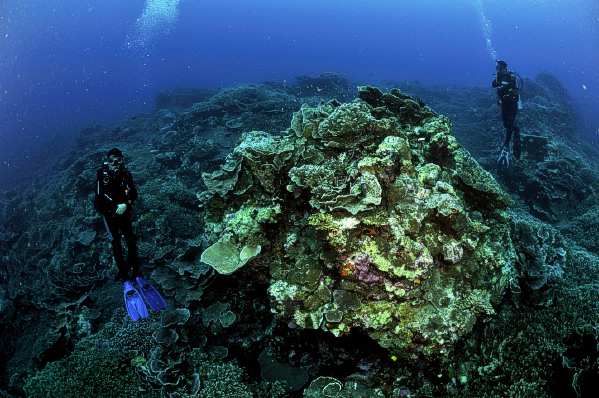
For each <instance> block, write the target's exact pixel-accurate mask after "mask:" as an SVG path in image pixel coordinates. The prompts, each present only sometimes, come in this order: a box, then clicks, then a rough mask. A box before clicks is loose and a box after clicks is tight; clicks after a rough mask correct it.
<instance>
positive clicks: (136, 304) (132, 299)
mask: <svg viewBox="0 0 599 398" xmlns="http://www.w3.org/2000/svg"><path fill="white" fill-rule="evenodd" d="M123 296H124V299H125V308H126V309H127V313H128V314H129V317H130V318H131V319H132V320H133V321H138V320H140V319H141V318H147V317H148V316H149V315H150V314H149V313H148V309H147V308H146V304H145V303H144V300H143V297H142V296H141V294H140V292H139V291H138V290H137V289H136V288H135V286H133V283H131V282H130V281H126V282H125V283H124V284H123Z"/></svg>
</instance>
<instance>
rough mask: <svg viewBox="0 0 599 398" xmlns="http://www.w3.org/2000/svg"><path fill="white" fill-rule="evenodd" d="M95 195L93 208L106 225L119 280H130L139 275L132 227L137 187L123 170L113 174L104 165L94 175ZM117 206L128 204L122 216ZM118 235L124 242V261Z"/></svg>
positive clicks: (135, 240)
mask: <svg viewBox="0 0 599 398" xmlns="http://www.w3.org/2000/svg"><path fill="white" fill-rule="evenodd" d="M96 177H97V179H96V195H95V199H94V207H95V208H96V210H98V211H99V212H100V213H101V214H102V215H103V216H104V220H105V222H106V226H107V228H108V230H109V232H110V235H111V236H112V251H113V253H114V259H115V260H116V264H117V266H118V268H119V278H121V279H123V280H132V279H134V278H135V277H136V276H139V275H140V269H139V258H138V255H137V238H136V237H135V234H134V232H133V226H132V225H131V220H132V215H133V213H132V210H131V205H132V204H133V202H134V201H135V200H136V199H137V188H136V187H135V184H134V183H133V177H131V173H130V172H129V171H127V170H126V169H124V168H122V169H121V170H119V171H118V172H116V173H112V172H111V171H110V170H109V169H108V166H107V165H104V166H102V167H101V168H100V169H99V170H98V172H97V176H96ZM120 203H125V204H126V205H127V210H125V212H124V213H123V214H121V215H118V214H116V208H117V206H118V205H119V204H120ZM121 234H122V235H123V236H124V237H125V241H126V242H127V261H126V262H125V259H124V258H123V246H122V242H121Z"/></svg>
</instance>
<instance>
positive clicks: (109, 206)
mask: <svg viewBox="0 0 599 398" xmlns="http://www.w3.org/2000/svg"><path fill="white" fill-rule="evenodd" d="M95 191H96V192H95V198H94V207H95V208H96V210H97V211H98V212H100V214H102V216H103V219H104V226H105V227H106V229H107V231H108V233H109V236H110V237H111V241H112V251H113V254H114V259H115V261H116V264H117V267H118V269H119V273H118V277H117V279H118V280H122V281H123V289H124V299H125V308H126V309H127V313H128V314H129V316H130V317H131V319H132V320H134V321H137V320H139V319H140V318H147V317H148V316H149V314H148V309H147V307H146V304H145V302H147V303H148V305H149V306H150V308H151V309H152V310H153V311H156V312H158V311H161V310H164V309H166V307H167V304H166V301H165V300H164V298H162V296H161V295H160V293H158V291H157V290H156V288H154V287H153V286H152V285H151V284H149V283H148V282H147V281H146V280H145V279H144V277H143V276H142V274H141V272H140V267H139V258H138V256H137V238H136V237H135V233H134V232H133V225H132V223H131V221H132V218H133V208H132V206H133V202H135V200H136V199H137V188H136V187H135V184H134V183H133V177H132V176H131V173H130V172H129V171H128V170H127V169H126V168H125V165H124V162H123V153H122V152H121V151H120V150H119V149H118V148H112V149H111V150H110V151H108V153H107V154H106V160H105V161H104V164H103V165H102V167H100V169H98V171H97V173H96V189H95ZM121 235H122V236H123V237H124V238H125V241H126V242H127V261H125V259H124V257H123V246H122V243H121V241H122V239H121ZM144 301H145V302H144Z"/></svg>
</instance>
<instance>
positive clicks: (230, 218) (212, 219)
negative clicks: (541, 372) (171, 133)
mask: <svg viewBox="0 0 599 398" xmlns="http://www.w3.org/2000/svg"><path fill="white" fill-rule="evenodd" d="M203 179H204V183H205V185H206V187H207V188H208V189H207V191H206V192H205V193H204V195H203V197H202V200H203V205H204V212H205V214H204V218H205V220H204V221H205V227H206V231H207V233H208V237H209V239H210V241H211V242H212V245H211V246H210V247H208V248H207V249H206V250H205V251H204V253H203V254H202V261H204V262H206V263H208V264H210V265H211V266H212V267H213V268H215V269H216V270H217V271H218V272H220V273H222V274H230V273H233V272H235V271H236V270H238V269H239V268H241V267H243V266H252V267H254V268H255V271H256V273H258V274H265V273H266V272H268V275H269V276H270V288H269V294H270V297H271V305H272V311H273V312H275V314H276V315H277V316H278V318H279V319H281V320H284V321H286V322H288V323H289V325H290V326H292V327H301V328H310V329H322V330H328V331H330V332H332V333H334V334H335V335H341V334H344V333H348V332H350V331H351V330H352V329H354V328H360V329H363V330H365V331H367V332H368V333H369V335H370V336H372V338H374V339H375V340H376V341H378V342H379V344H380V345H381V346H383V347H385V348H388V349H390V350H391V351H392V352H393V353H395V354H398V355H407V356H409V355H414V354H417V353H423V354H425V355H431V356H437V355H438V356H441V357H443V356H444V354H445V353H448V351H449V348H451V346H452V345H453V343H455V342H456V341H457V340H458V339H459V338H460V337H461V336H463V335H464V334H466V333H468V332H469V331H471V330H472V327H473V325H474V323H475V321H476V320H477V319H478V318H479V317H480V316H484V315H487V314H491V313H493V312H494V310H493V304H494V303H496V302H497V301H498V299H499V297H500V295H501V292H502V290H503V288H504V286H505V284H506V283H507V278H506V277H504V273H502V270H503V269H508V268H509V266H510V265H511V264H513V262H514V249H513V246H512V243H511V240H510V238H509V225H508V223H507V217H506V215H505V213H504V209H505V208H506V207H507V199H506V197H505V195H504V194H503V192H502V191H501V189H500V188H499V186H498V185H497V183H496V182H495V180H494V179H493V178H492V177H491V175H490V174H488V173H487V172H486V171H484V170H483V169H482V168H481V167H480V166H479V165H478V163H477V162H476V161H475V160H474V159H473V158H472V157H471V156H470V154H469V153H468V152H467V151H466V150H464V149H463V148H462V147H461V146H460V145H459V144H458V143H457V141H456V140H455V138H454V137H453V135H452V133H451V124H450V122H449V121H448V119H446V118H445V117H443V116H439V115H437V114H435V113H434V112H433V111H431V110H430V109H429V108H428V107H426V106H425V105H424V104H423V103H422V102H420V101H419V100H417V99H414V98H411V97H409V96H406V95H404V94H402V93H401V92H400V91H399V90H391V91H389V92H388V93H382V92H381V91H380V90H378V89H376V88H372V87H361V88H360V89H359V98H358V99H356V100H354V101H353V102H351V103H346V104H340V103H338V102H336V101H332V102H329V103H326V104H323V105H320V106H318V107H308V106H304V107H302V109H301V110H300V111H299V112H297V113H296V114H295V115H294V117H293V120H292V123H291V128H290V129H289V130H288V131H287V133H286V134H284V135H282V136H273V135H270V134H267V133H264V132H256V131H254V132H250V133H246V134H245V135H244V139H243V141H242V142H241V144H240V145H238V146H237V147H236V148H235V150H234V151H233V152H232V153H231V154H230V155H229V156H228V158H227V161H226V163H225V164H224V165H223V166H222V167H221V169H219V170H217V171H215V172H213V173H210V174H204V175H203ZM248 264H249V265H248Z"/></svg>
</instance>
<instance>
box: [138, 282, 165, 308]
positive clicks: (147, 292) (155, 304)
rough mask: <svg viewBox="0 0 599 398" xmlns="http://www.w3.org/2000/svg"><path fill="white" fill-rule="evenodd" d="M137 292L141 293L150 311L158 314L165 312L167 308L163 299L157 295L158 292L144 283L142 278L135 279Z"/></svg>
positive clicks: (147, 283)
mask: <svg viewBox="0 0 599 398" xmlns="http://www.w3.org/2000/svg"><path fill="white" fill-rule="evenodd" d="M135 280H136V281H137V286H138V287H139V292H140V293H141V295H142V297H143V298H144V300H146V303H148V305H149V306H150V308H151V309H152V311H155V312H159V311H162V310H165V309H166V307H167V306H168V305H167V303H166V301H165V300H164V298H163V297H162V296H161V295H160V293H158V290H157V289H156V288H155V287H154V286H152V285H151V284H150V283H149V282H148V281H146V280H145V279H144V278H143V277H142V276H138V277H137V278H135Z"/></svg>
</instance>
